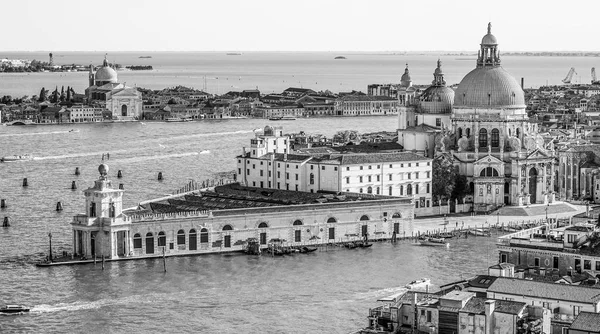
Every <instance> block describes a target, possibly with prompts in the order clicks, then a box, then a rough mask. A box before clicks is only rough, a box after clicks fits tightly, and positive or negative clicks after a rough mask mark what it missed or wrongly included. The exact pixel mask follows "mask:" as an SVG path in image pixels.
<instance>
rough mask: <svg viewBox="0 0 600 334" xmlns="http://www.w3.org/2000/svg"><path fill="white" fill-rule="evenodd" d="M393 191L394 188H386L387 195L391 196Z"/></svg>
mask: <svg viewBox="0 0 600 334" xmlns="http://www.w3.org/2000/svg"><path fill="white" fill-rule="evenodd" d="M393 190H394V188H393V187H392V186H390V187H389V188H388V195H390V196H392V191H393Z"/></svg>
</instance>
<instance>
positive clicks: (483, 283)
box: [469, 275, 498, 289]
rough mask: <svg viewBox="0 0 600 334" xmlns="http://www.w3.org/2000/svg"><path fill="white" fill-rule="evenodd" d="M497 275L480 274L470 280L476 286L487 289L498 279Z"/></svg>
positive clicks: (470, 283) (471, 284)
mask: <svg viewBox="0 0 600 334" xmlns="http://www.w3.org/2000/svg"><path fill="white" fill-rule="evenodd" d="M496 278H498V277H497V276H489V275H479V276H476V277H475V278H473V279H472V280H470V281H469V285H470V286H472V287H474V288H484V289H487V288H489V287H490V285H492V283H494V282H495V281H496Z"/></svg>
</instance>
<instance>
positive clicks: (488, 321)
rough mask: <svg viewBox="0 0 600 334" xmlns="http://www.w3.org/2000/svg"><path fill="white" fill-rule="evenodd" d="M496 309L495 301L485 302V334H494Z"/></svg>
mask: <svg viewBox="0 0 600 334" xmlns="http://www.w3.org/2000/svg"><path fill="white" fill-rule="evenodd" d="M495 309H496V301H495V300H486V301H485V333H493V329H494V326H493V321H494V310H495Z"/></svg>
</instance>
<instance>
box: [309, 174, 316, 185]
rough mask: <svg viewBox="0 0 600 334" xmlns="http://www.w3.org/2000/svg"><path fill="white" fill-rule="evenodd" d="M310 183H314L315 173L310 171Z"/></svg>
mask: <svg viewBox="0 0 600 334" xmlns="http://www.w3.org/2000/svg"><path fill="white" fill-rule="evenodd" d="M310 184H315V174H313V173H310Z"/></svg>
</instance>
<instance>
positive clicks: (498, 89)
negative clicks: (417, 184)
mask: <svg viewBox="0 0 600 334" xmlns="http://www.w3.org/2000/svg"><path fill="white" fill-rule="evenodd" d="M438 69H440V71H439V74H441V66H440V64H439V63H438ZM436 72H438V71H437V70H436ZM434 77H435V78H436V80H434V85H433V86H432V87H438V88H439V87H442V86H441V85H440V84H441V83H442V81H443V78H442V81H440V80H438V79H437V78H438V77H436V73H434ZM436 81H437V84H436ZM430 88H431V87H430ZM444 88H446V87H444ZM448 89H449V88H448ZM438 95H439V94H438ZM450 95H451V94H450V93H449V92H447V93H446V95H444V98H447V97H449V96H450ZM453 95H454V96H453V104H450V108H449V109H448V105H449V104H448V102H444V103H442V102H443V101H445V100H443V101H442V98H439V99H434V100H433V101H435V100H437V101H438V103H439V104H440V106H439V107H435V108H434V109H433V110H431V105H430V104H431V103H432V102H430V101H427V97H426V96H425V97H423V98H422V99H421V106H420V108H419V109H418V110H420V113H421V114H423V116H422V117H421V118H419V117H418V114H419V112H417V114H416V115H415V124H414V126H412V127H411V126H407V127H404V128H402V126H403V123H404V124H409V125H410V120H407V117H410V115H408V116H407V115H401V116H400V119H399V141H401V140H402V139H401V138H402V137H403V138H404V139H403V142H400V144H403V145H404V146H405V149H408V150H412V151H415V152H422V153H425V154H428V153H430V152H431V151H432V150H434V151H435V152H434V153H433V154H435V155H436V156H444V157H445V158H448V159H451V160H452V161H453V163H454V164H455V165H456V166H457V167H458V170H459V173H460V174H461V175H465V176H466V177H467V178H468V180H469V183H470V188H471V190H472V191H473V203H474V210H475V211H490V210H493V209H495V208H498V207H500V206H502V205H519V206H522V205H529V204H541V203H550V202H553V201H554V196H555V194H554V192H553V189H554V183H555V182H556V180H555V173H554V161H555V157H554V153H553V152H554V149H553V147H552V145H553V144H552V143H548V144H546V143H545V141H544V139H543V138H542V137H541V136H540V135H539V134H538V130H539V129H538V127H537V124H536V123H532V122H529V118H528V116H527V112H526V111H525V107H526V106H525V97H524V92H523V89H522V88H521V86H520V85H519V84H518V82H517V80H516V79H515V78H514V77H512V76H511V75H510V74H509V73H508V72H507V71H505V70H504V69H503V68H502V66H501V65H500V53H499V51H498V42H497V40H496V37H495V36H494V35H492V33H491V24H490V25H488V31H487V34H486V35H485V36H484V37H483V38H482V41H481V44H480V50H479V53H478V57H477V64H476V67H475V69H473V70H472V71H471V72H469V73H468V74H467V75H466V76H465V77H464V78H463V79H462V81H461V82H460V84H459V86H458V88H457V89H456V91H455V92H454V94H453ZM448 111H450V112H448ZM436 113H438V114H439V116H437V117H432V115H435V114H436ZM425 115H426V116H425ZM403 117H404V118H403ZM419 122H420V123H419ZM433 122H435V123H433ZM419 127H421V128H425V127H427V131H428V132H425V131H422V133H419V132H418V131H416V130H419V129H418V128H419ZM434 133H435V134H434ZM411 135H413V138H414V139H413V138H411V137H410V136H411ZM432 138H434V141H435V142H434V143H431V139H432ZM411 145H412V146H415V147H412V146H411ZM417 145H422V146H424V147H417ZM426 145H429V146H428V147H427V146H426Z"/></svg>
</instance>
